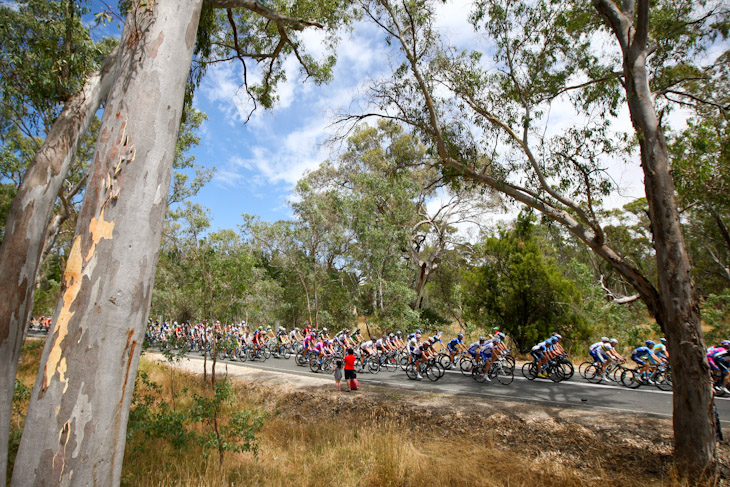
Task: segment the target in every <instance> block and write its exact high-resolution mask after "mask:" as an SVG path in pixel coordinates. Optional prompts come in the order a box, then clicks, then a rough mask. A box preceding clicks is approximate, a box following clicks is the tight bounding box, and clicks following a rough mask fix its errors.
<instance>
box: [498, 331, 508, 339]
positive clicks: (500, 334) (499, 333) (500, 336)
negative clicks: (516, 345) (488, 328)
mask: <svg viewBox="0 0 730 487" xmlns="http://www.w3.org/2000/svg"><path fill="white" fill-rule="evenodd" d="M497 336H498V337H499V339H500V340H504V339H505V338H507V336H506V335H505V334H504V333H502V332H501V331H498V332H497Z"/></svg>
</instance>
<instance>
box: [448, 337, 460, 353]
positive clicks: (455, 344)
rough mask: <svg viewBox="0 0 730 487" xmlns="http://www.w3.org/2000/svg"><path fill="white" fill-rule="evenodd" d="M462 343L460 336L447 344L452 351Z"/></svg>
mask: <svg viewBox="0 0 730 487" xmlns="http://www.w3.org/2000/svg"><path fill="white" fill-rule="evenodd" d="M461 343H462V341H461V340H459V339H458V338H452V339H451V340H450V341H449V343H448V344H447V345H446V348H448V349H449V350H450V351H452V352H455V351H456V348H457V347H458V346H459V345H460V344H461Z"/></svg>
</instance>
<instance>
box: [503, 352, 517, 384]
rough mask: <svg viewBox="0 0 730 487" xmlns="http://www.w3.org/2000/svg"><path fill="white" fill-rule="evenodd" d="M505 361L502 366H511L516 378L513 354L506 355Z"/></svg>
mask: <svg viewBox="0 0 730 487" xmlns="http://www.w3.org/2000/svg"><path fill="white" fill-rule="evenodd" d="M504 360H505V363H504V364H502V367H509V368H510V369H512V378H513V379H514V376H515V358H514V357H513V356H512V355H505V356H504Z"/></svg>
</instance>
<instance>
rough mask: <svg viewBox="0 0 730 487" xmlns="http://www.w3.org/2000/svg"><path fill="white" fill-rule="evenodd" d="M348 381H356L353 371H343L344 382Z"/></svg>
mask: <svg viewBox="0 0 730 487" xmlns="http://www.w3.org/2000/svg"><path fill="white" fill-rule="evenodd" d="M350 379H357V375H355V371H354V370H348V369H345V380H350Z"/></svg>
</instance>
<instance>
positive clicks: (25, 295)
mask: <svg viewBox="0 0 730 487" xmlns="http://www.w3.org/2000/svg"><path fill="white" fill-rule="evenodd" d="M116 53H117V50H116V49H115V50H114V52H113V53H112V54H111V55H110V56H109V58H108V59H107V61H106V62H105V63H104V67H103V69H102V70H101V71H100V72H98V73H94V74H93V75H91V76H89V78H88V79H87V81H86V83H85V84H84V87H83V88H82V89H81V91H79V93H77V94H76V95H74V96H73V97H72V98H71V99H70V100H69V101H68V102H67V103H66V105H65V106H64V108H63V111H61V114H60V115H59V117H58V119H57V120H56V122H55V123H54V124H53V127H52V128H51V131H50V133H49V134H48V137H47V138H46V140H45V142H44V143H43V146H42V147H41V149H40V150H39V151H38V153H37V154H36V155H35V157H34V158H33V161H32V162H31V164H30V166H28V169H27V170H26V173H25V177H24V178H23V182H22V184H21V185H20V188H18V194H17V195H16V197H15V199H14V200H13V204H12V206H11V208H10V212H9V213H8V219H7V223H6V225H5V237H4V239H3V242H2V247H1V248H0V276H3V278H2V279H0V296H2V299H0V485H2V486H4V485H5V483H6V470H7V459H8V435H9V432H10V412H11V409H12V400H13V390H14V388H15V376H16V373H17V370H18V358H19V357H20V347H21V345H22V344H23V338H24V333H25V325H26V323H27V322H28V318H29V316H30V314H31V313H32V311H33V292H34V290H35V281H36V275H37V274H38V268H39V266H40V263H41V254H42V251H43V244H44V241H45V235H46V229H47V227H48V222H49V220H50V218H51V214H52V213H53V205H54V203H55V202H56V198H57V197H58V193H59V190H60V189H61V185H62V184H63V181H64V179H66V175H67V174H68V170H69V168H70V167H71V162H72V161H73V159H74V156H75V154H76V150H77V148H78V146H79V143H80V142H81V139H82V138H83V136H84V134H85V133H86V130H87V129H88V128H89V125H90V124H91V122H92V120H93V119H94V114H95V113H96V110H97V109H98V108H99V105H100V104H101V102H102V101H103V100H104V99H105V98H106V96H107V94H108V93H109V89H110V87H111V85H112V82H113V78H114V76H113V75H111V74H110V72H111V71H112V70H113V69H114V66H115V62H114V59H115V58H116Z"/></svg>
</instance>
